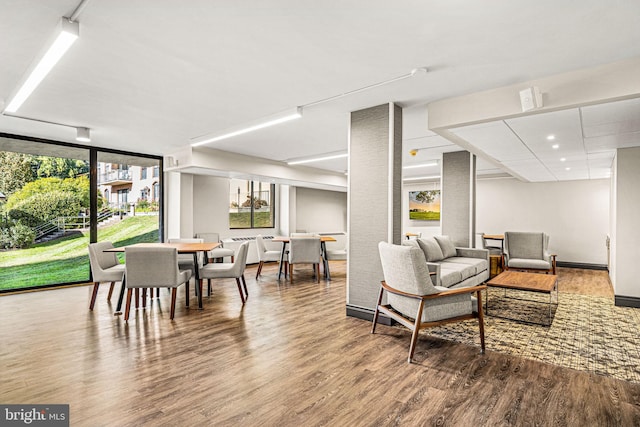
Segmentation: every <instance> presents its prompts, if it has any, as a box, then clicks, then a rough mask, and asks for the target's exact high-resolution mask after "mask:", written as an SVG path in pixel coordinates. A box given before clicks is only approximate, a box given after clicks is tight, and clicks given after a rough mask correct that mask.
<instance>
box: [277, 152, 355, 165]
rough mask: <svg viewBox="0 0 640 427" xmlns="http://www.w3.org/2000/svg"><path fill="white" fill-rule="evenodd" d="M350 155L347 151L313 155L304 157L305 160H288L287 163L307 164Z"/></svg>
mask: <svg viewBox="0 0 640 427" xmlns="http://www.w3.org/2000/svg"><path fill="white" fill-rule="evenodd" d="M348 156H349V154H347V153H341V154H332V155H330V156H321V157H313V158H310V159H304V160H292V161H290V162H287V164H288V165H302V164H305V163H313V162H321V161H323V160H333V159H341V158H343V157H348Z"/></svg>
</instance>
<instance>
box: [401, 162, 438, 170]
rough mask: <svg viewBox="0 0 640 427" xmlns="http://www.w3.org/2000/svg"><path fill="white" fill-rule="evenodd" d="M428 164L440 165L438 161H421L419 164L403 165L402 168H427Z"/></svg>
mask: <svg viewBox="0 0 640 427" xmlns="http://www.w3.org/2000/svg"><path fill="white" fill-rule="evenodd" d="M428 166H438V162H429V163H420V164H419V165H411V166H403V167H402V169H417V168H426V167H428Z"/></svg>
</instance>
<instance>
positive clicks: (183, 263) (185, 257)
mask: <svg viewBox="0 0 640 427" xmlns="http://www.w3.org/2000/svg"><path fill="white" fill-rule="evenodd" d="M167 242H168V243H204V239H201V238H187V239H185V238H180V239H168V240H167ZM197 258H198V266H200V265H202V264H203V261H202V255H201V254H200V253H198V256H197ZM178 266H179V267H180V270H191V276H195V274H196V270H195V268H196V266H195V264H194V260H193V254H178Z"/></svg>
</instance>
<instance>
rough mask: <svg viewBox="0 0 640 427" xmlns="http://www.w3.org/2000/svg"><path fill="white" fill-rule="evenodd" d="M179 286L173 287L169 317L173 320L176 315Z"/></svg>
mask: <svg viewBox="0 0 640 427" xmlns="http://www.w3.org/2000/svg"><path fill="white" fill-rule="evenodd" d="M177 291H178V288H171V315H170V316H169V319H171V320H173V317H174V316H175V315H176V294H177V293H178V292H177Z"/></svg>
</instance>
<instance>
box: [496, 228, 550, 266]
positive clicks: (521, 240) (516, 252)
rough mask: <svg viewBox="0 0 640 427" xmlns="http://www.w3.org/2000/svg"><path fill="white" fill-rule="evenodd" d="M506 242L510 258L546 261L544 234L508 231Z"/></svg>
mask: <svg viewBox="0 0 640 427" xmlns="http://www.w3.org/2000/svg"><path fill="white" fill-rule="evenodd" d="M505 241H506V246H507V251H508V252H509V258H525V259H540V260H541V259H544V250H545V249H546V248H545V237H544V233H532V232H519V231H508V232H506V233H505Z"/></svg>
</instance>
